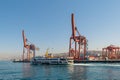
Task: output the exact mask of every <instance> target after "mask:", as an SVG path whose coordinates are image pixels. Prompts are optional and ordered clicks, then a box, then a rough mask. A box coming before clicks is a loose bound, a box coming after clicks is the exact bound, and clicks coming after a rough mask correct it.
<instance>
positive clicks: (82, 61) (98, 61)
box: [74, 60, 120, 63]
mask: <svg viewBox="0 0 120 80" xmlns="http://www.w3.org/2000/svg"><path fill="white" fill-rule="evenodd" d="M74 63H120V60H74Z"/></svg>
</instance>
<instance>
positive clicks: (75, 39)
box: [69, 13, 87, 60]
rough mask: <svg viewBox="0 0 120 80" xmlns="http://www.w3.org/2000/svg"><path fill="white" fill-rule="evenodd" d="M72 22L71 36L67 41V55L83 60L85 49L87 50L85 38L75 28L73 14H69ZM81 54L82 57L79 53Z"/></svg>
mask: <svg viewBox="0 0 120 80" xmlns="http://www.w3.org/2000/svg"><path fill="white" fill-rule="evenodd" d="M71 23H72V36H71V37H70V42H69V57H73V58H74V59H75V60H85V56H86V50H87V48H86V47H87V40H86V37H84V36H82V35H81V34H80V32H79V31H78V30H77V27H76V25H75V21H74V14H73V13H72V15H71ZM81 54H83V56H82V57H80V55H81Z"/></svg>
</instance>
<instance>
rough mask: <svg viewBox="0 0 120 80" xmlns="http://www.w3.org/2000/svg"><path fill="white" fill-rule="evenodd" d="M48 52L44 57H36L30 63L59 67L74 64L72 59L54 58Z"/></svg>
mask: <svg viewBox="0 0 120 80" xmlns="http://www.w3.org/2000/svg"><path fill="white" fill-rule="evenodd" d="M48 50H49V49H47V51H46V53H45V56H44V57H35V58H33V59H32V60H31V61H30V62H31V64H56V65H57V64H58V65H67V64H73V62H74V61H73V58H71V57H54V56H53V55H52V54H49V53H48Z"/></svg>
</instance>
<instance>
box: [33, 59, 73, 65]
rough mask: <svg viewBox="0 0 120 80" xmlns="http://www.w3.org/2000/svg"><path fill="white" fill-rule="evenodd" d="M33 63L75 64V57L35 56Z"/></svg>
mask: <svg viewBox="0 0 120 80" xmlns="http://www.w3.org/2000/svg"><path fill="white" fill-rule="evenodd" d="M31 64H33V65H37V64H49V65H68V64H73V59H70V58H63V57H61V58H46V57H35V58H34V59H32V60H31Z"/></svg>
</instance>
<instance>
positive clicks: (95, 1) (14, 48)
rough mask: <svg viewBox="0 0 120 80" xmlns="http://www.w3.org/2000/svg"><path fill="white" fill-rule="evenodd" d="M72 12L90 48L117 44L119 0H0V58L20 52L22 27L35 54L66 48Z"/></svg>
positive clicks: (119, 29) (64, 50)
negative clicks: (36, 50) (35, 49)
mask: <svg viewBox="0 0 120 80" xmlns="http://www.w3.org/2000/svg"><path fill="white" fill-rule="evenodd" d="M71 13H74V16H75V23H76V26H77V28H78V30H79V31H80V33H81V35H84V36H86V38H87V39H88V49H89V50H96V49H98V50H101V48H103V47H106V46H108V45H110V44H114V45H117V46H120V0H0V37H1V38H0V58H1V59H3V58H9V57H15V56H21V55H22V49H23V41H22V33H21V32H22V29H24V30H25V34H26V37H27V38H28V40H29V41H31V42H32V43H34V44H35V45H36V46H38V47H39V48H40V51H39V52H37V55H40V54H43V53H45V51H46V49H47V48H50V51H51V52H53V53H56V52H57V53H59V52H68V47H69V37H70V36H71Z"/></svg>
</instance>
